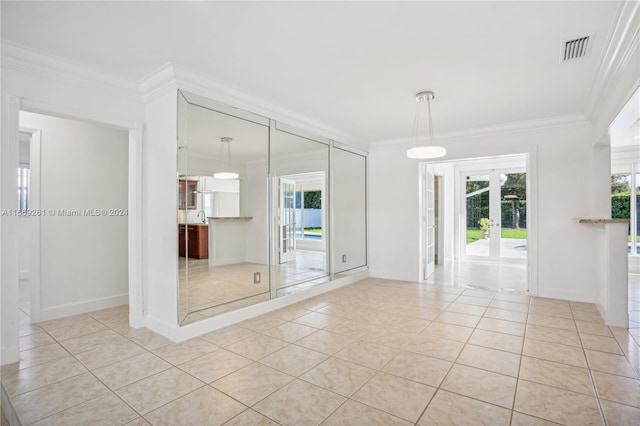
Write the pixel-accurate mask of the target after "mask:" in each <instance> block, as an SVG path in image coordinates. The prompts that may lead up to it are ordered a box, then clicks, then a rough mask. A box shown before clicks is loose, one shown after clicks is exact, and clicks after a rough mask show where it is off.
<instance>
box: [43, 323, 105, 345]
mask: <svg viewBox="0 0 640 426" xmlns="http://www.w3.org/2000/svg"><path fill="white" fill-rule="evenodd" d="M106 329H107V326H106V325H104V324H102V323H101V322H99V321H96V320H94V319H93V318H91V317H89V319H88V320H85V321H80V322H77V323H73V324H70V325H68V326H66V327H61V328H55V329H51V330H47V332H48V333H49V334H50V335H51V337H53V338H54V339H56V340H58V341H60V340H66V339H71V338H74V337H79V336H85V335H87V334H91V333H95V332H96V331H100V330H106Z"/></svg>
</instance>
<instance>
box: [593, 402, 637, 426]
mask: <svg viewBox="0 0 640 426" xmlns="http://www.w3.org/2000/svg"><path fill="white" fill-rule="evenodd" d="M600 405H601V406H602V411H603V412H604V418H605V420H606V421H607V424H609V425H621V426H622V425H629V426H631V425H637V424H638V423H640V408H636V407H630V406H628V405H622V404H617V403H615V402H611V401H607V400H604V399H603V400H600Z"/></svg>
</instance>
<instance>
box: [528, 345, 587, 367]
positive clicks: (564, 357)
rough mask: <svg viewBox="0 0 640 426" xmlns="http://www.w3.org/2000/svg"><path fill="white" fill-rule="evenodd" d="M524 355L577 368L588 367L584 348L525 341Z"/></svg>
mask: <svg viewBox="0 0 640 426" xmlns="http://www.w3.org/2000/svg"><path fill="white" fill-rule="evenodd" d="M522 354H523V355H526V356H531V357H534V358H540V359H546V360H547V361H555V362H559V363H562V364H568V365H573V366H575V367H584V368H586V367H587V361H586V359H585V357H584V352H583V350H582V348H578V347H575V346H567V345H560V344H557V343H549V342H543V341H540V340H533V339H524V349H523V351H522Z"/></svg>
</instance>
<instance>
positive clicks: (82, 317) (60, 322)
mask: <svg viewBox="0 0 640 426" xmlns="http://www.w3.org/2000/svg"><path fill="white" fill-rule="evenodd" d="M85 321H86V322H89V323H92V322H94V321H95V320H94V319H93V318H91V317H90V316H89V315H87V314H78V315H71V316H68V317H63V318H57V319H52V320H47V321H42V322H39V323H37V325H38V326H40V327H42V329H44V330H47V331H50V330H56V329H59V328H65V327H70V326H72V325H75V324H78V323H81V322H85Z"/></svg>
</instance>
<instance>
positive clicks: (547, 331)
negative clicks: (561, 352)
mask: <svg viewBox="0 0 640 426" xmlns="http://www.w3.org/2000/svg"><path fill="white" fill-rule="evenodd" d="M526 337H527V338H528V339H536V340H542V341H545V342H549V343H561V344H563V345H568V346H577V347H581V346H582V344H581V343H580V337H579V335H578V333H577V332H576V331H568V330H560V329H557V328H549V327H542V326H539V325H532V324H527V331H526Z"/></svg>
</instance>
